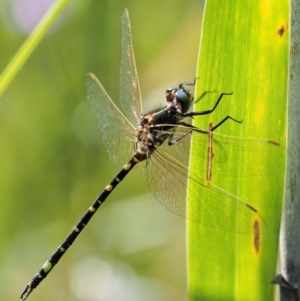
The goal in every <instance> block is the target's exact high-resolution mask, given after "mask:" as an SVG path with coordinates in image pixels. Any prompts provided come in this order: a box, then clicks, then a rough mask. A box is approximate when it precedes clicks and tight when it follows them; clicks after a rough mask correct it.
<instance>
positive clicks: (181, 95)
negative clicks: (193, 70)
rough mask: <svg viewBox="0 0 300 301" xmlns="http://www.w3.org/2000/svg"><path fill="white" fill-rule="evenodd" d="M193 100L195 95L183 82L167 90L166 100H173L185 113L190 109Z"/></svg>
mask: <svg viewBox="0 0 300 301" xmlns="http://www.w3.org/2000/svg"><path fill="white" fill-rule="evenodd" d="M193 100H194V96H193V95H192V93H190V91H188V90H186V89H185V88H184V87H183V84H180V85H179V86H178V87H171V88H168V89H167V90H166V102H173V103H174V104H176V105H177V106H178V107H179V108H180V111H181V113H183V114H184V113H186V112H187V111H188V110H189V108H190V106H191V103H192V101H193Z"/></svg>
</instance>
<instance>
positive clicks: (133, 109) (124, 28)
mask: <svg viewBox="0 0 300 301" xmlns="http://www.w3.org/2000/svg"><path fill="white" fill-rule="evenodd" d="M194 84H195V82H192V83H189V82H185V83H181V84H179V85H178V86H177V87H171V88H168V89H167V90H166V92H165V101H166V104H165V105H164V106H163V107H159V108H157V109H155V110H151V111H149V112H147V113H142V112H143V111H142V98H141V93H140V86H139V81H138V75H137V69H136V63H135V59H134V52H133V46H132V38H131V27H130V20H129V13H128V11H127V9H124V10H123V13H122V16H121V64H120V105H121V108H122V110H121V109H119V108H118V107H117V106H116V104H115V103H114V102H113V101H112V100H111V98H110V97H109V95H108V94H107V92H106V90H105V89H104V87H103V86H102V85H101V83H100V82H99V81H98V79H97V78H96V76H95V75H94V74H92V73H89V74H88V75H87V76H86V89H87V95H88V99H89V100H90V102H91V105H92V108H93V111H94V113H95V115H96V118H97V121H98V127H99V129H100V131H101V138H102V141H103V144H104V146H105V148H106V151H107V153H108V154H109V158H110V160H111V161H112V162H113V163H114V164H115V165H117V166H123V167H122V169H121V170H120V171H119V173H118V174H117V175H116V176H115V177H114V178H113V180H112V181H111V182H110V183H109V184H108V185H107V186H106V187H105V188H104V190H103V191H102V193H101V194H100V195H99V196H98V197H97V198H96V200H95V201H94V203H93V204H92V205H91V206H90V207H89V208H88V210H87V211H86V213H85V214H84V215H83V216H82V218H81V219H80V220H79V222H78V223H77V225H76V226H75V227H74V228H73V229H72V231H71V232H70V234H69V235H68V236H67V238H66V239H65V240H64V241H63V243H62V244H61V245H60V246H59V247H58V248H57V250H56V251H55V252H54V253H53V254H52V255H51V256H50V258H49V259H48V260H47V261H46V262H45V264H44V265H43V266H42V268H41V269H40V270H39V271H38V273H37V274H35V275H34V277H33V278H32V279H31V280H30V282H29V283H28V284H27V286H26V288H25V290H24V291H23V293H22V294H21V297H20V298H21V299H22V300H25V299H26V298H27V297H28V296H29V295H30V294H31V292H32V291H33V289H35V288H36V287H37V286H38V285H39V284H40V283H41V282H42V280H43V279H45V278H46V277H47V276H48V274H49V273H50V272H51V271H52V269H53V267H54V266H55V265H56V264H57V263H58V262H59V260H60V259H61V257H62V256H63V255H64V254H65V253H66V251H67V250H68V249H69V247H70V246H71V245H72V243H73V242H74V241H75V239H76V238H77V237H78V235H79V234H80V233H81V232H82V230H83V229H84V227H85V226H86V225H87V224H88V222H89V221H90V219H91V218H92V217H93V216H94V214H95V212H96V211H97V210H98V209H99V207H100V206H101V205H102V204H103V203H104V201H105V200H106V199H107V197H108V196H109V195H110V194H111V192H112V191H113V190H114V189H115V188H116V186H117V185H118V184H119V183H120V182H121V181H122V180H123V179H124V178H125V177H126V176H127V175H128V173H129V172H130V171H131V170H132V169H133V168H134V167H135V166H136V165H138V164H140V163H141V162H145V166H144V168H143V179H144V182H145V183H146V185H147V186H148V188H149V190H150V191H151V192H152V194H153V195H154V197H155V198H156V199H157V200H158V201H159V202H160V203H161V204H162V205H163V206H165V207H166V208H167V209H169V210H171V211H173V212H174V213H175V214H178V215H182V216H185V217H186V218H188V219H189V220H192V221H194V222H196V223H199V224H202V225H206V226H209V227H212V228H218V229H222V230H226V231H232V232H238V233H251V232H253V223H254V221H255V222H256V224H257V223H259V224H260V228H259V229H260V232H262V233H263V232H265V231H266V230H267V224H266V222H265V221H264V219H263V218H262V215H261V214H260V213H259V212H258V210H257V209H256V208H254V207H253V206H252V205H251V204H249V203H247V202H245V201H243V200H242V199H240V198H238V197H237V196H235V195H233V194H231V193H229V192H227V191H225V190H223V189H221V188H219V187H218V186H216V185H214V184H213V183H212V181H211V177H212V175H214V174H220V175H226V176H236V171H237V170H238V171H239V175H241V176H255V175H260V174H261V173H262V169H263V168H262V167H263V165H264V164H265V162H266V161H270V160H273V161H274V164H273V166H277V167H278V166H279V168H280V162H281V157H282V150H281V148H280V145H279V143H277V142H274V141H270V140H259V139H250V138H249V139H248V138H239V137H233V136H227V135H221V134H218V133H217V132H215V130H216V129H217V128H219V127H220V126H221V125H222V124H223V123H224V122H227V121H229V120H231V121H233V122H236V123H241V122H242V121H239V120H237V119H234V118H232V117H231V116H226V117H225V118H224V119H223V120H221V121H220V122H219V123H217V124H216V125H215V126H211V127H210V128H209V129H208V130H203V129H200V128H198V127H195V126H194V125H192V124H190V123H188V122H186V120H187V119H189V118H190V119H195V118H197V116H202V115H208V114H211V113H212V112H214V110H215V109H216V108H217V107H218V105H219V103H220V102H221V101H222V100H223V99H224V98H225V97H227V96H230V95H231V94H232V93H222V94H220V96H219V98H218V99H217V101H216V103H215V105H214V107H213V108H212V109H209V110H204V111H200V112H191V111H190V108H191V106H192V104H193V102H194V97H193V95H192V93H191V92H190V91H189V90H188V89H187V86H189V85H194ZM192 140H193V143H194V144H195V145H200V146H201V145H203V147H204V149H207V152H203V154H199V156H200V157H201V158H202V159H203V161H204V162H207V165H206V166H207V170H205V168H203V169H202V171H204V173H201V167H199V172H194V170H197V168H198V167H197V166H195V163H194V162H193V161H190V152H191V141H192ZM240 153H243V154H244V155H245V157H248V158H250V159H251V160H250V162H251V164H250V163H249V164H247V163H246V164H243V163H242V162H240V161H239V159H238V158H239V154H240ZM253 162H255V164H253ZM124 164H125V165H124ZM208 170H209V172H208ZM188 183H189V184H188ZM187 193H188V194H189V195H190V196H192V198H191V199H190V201H189V204H188V206H187V202H186V196H187Z"/></svg>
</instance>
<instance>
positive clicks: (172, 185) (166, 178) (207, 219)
mask: <svg viewBox="0 0 300 301" xmlns="http://www.w3.org/2000/svg"><path fill="white" fill-rule="evenodd" d="M190 131H191V129H190V128H186V129H185V131H184V130H183V128H182V129H181V131H180V132H175V133H174V135H173V139H178V138H180V137H183V135H184V138H182V139H181V140H179V141H178V143H175V144H173V145H171V146H169V145H168V143H167V142H166V141H165V143H164V144H163V145H161V146H160V147H159V148H158V149H157V150H156V151H155V152H154V153H153V154H152V155H151V157H150V158H149V159H148V161H147V166H146V168H144V171H143V176H144V180H145V182H146V184H147V186H148V188H149V190H150V191H151V192H152V193H153V195H154V196H155V198H156V199H157V200H158V201H159V202H160V203H161V204H162V205H163V206H165V207H166V208H168V209H169V210H171V211H173V212H174V213H176V214H178V215H182V216H185V217H187V218H188V219H190V220H192V221H194V222H197V223H200V224H203V225H206V226H209V227H212V228H219V229H222V230H226V231H232V232H239V233H252V232H253V222H254V221H255V220H256V221H257V222H259V224H260V231H261V232H262V233H263V232H266V231H267V225H266V223H265V222H264V220H263V218H262V217H261V216H260V215H259V213H258V212H257V210H255V209H254V208H253V207H252V206H251V205H249V204H247V203H245V202H244V201H243V200H241V199H240V198H238V197H236V196H234V195H232V194H230V193H228V192H226V191H225V190H222V189H221V188H219V187H217V186H215V185H213V184H211V183H209V182H208V181H207V180H205V172H204V171H202V172H201V171H199V173H198V172H197V173H191V172H190V169H189V153H190V141H191V137H192V135H191V133H190ZM197 134H199V133H197ZM203 136H204V137H205V136H206V138H207V135H205V134H203ZM188 179H189V184H188ZM188 192H189V195H190V199H189V208H187V204H186V196H187V193H188ZM198 196H200V197H199V198H198Z"/></svg>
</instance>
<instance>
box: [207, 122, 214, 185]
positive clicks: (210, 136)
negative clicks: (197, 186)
mask: <svg viewBox="0 0 300 301" xmlns="http://www.w3.org/2000/svg"><path fill="white" fill-rule="evenodd" d="M212 128H213V124H212V122H211V123H210V124H209V126H208V130H209V131H210V132H209V134H208V146H207V169H206V179H207V181H208V182H210V181H211V178H212V164H213V157H214V152H213V132H211V129H212Z"/></svg>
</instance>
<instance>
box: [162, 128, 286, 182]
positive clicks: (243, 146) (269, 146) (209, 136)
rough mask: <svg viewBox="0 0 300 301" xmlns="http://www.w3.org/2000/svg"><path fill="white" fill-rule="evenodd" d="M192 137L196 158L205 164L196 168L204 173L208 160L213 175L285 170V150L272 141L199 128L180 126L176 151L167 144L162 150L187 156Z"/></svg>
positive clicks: (254, 174) (252, 174)
mask: <svg viewBox="0 0 300 301" xmlns="http://www.w3.org/2000/svg"><path fill="white" fill-rule="evenodd" d="M187 133H188V134H187ZM191 137H192V139H193V141H194V145H195V151H197V152H198V154H197V156H198V157H199V158H200V160H201V161H202V162H203V165H202V166H199V167H197V168H200V170H202V171H204V172H205V174H206V173H207V165H208V161H209V160H210V165H211V173H212V176H213V175H214V174H218V175H226V176H232V177H247V176H264V175H267V174H274V173H278V172H282V171H283V170H284V162H285V148H284V147H282V146H280V145H279V143H276V142H274V141H271V140H265V139H256V138H241V137H234V136H228V135H222V134H218V133H216V132H209V131H201V132H199V130H197V129H194V128H189V127H186V126H182V125H179V126H177V127H176V131H175V132H174V136H173V140H178V139H179V141H178V143H176V144H174V145H173V146H174V149H173V146H171V147H170V146H168V144H167V143H165V144H164V145H163V146H162V147H163V148H164V149H165V151H168V152H172V154H173V156H174V157H183V156H186V155H188V154H189V145H190V139H191ZM181 138H182V139H181ZM209 145H211V148H210V149H209ZM187 163H188V162H187ZM192 163H193V162H192ZM266 166H268V169H266ZM270 166H271V167H270Z"/></svg>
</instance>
